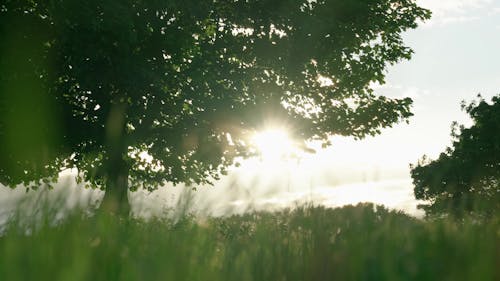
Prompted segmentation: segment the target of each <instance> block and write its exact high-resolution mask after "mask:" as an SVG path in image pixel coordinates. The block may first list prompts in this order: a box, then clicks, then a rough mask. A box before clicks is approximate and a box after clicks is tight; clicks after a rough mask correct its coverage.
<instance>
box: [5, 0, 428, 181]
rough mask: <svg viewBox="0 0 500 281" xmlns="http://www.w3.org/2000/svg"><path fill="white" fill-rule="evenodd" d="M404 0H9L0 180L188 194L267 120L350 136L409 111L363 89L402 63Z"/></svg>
mask: <svg viewBox="0 0 500 281" xmlns="http://www.w3.org/2000/svg"><path fill="white" fill-rule="evenodd" d="M429 16H430V12H429V11H428V10H425V9H422V8H420V7H418V6H417V5H416V4H415V3H414V1H412V0H356V1H340V0H337V1H334V0H331V1H305V0H280V1H276V0H272V1H271V0H265V1H228V0H224V1H214V0H202V1H200V0H182V1H164V0H161V1H160V0H151V1H139V0H126V1H111V0H110V1H101V0H89V1H77V0H58V1H28V0H26V1H12V0H7V1H4V3H3V4H2V5H1V6H0V26H1V28H0V30H1V33H0V36H1V37H2V38H4V39H3V40H2V43H0V54H1V58H2V59H1V61H0V72H1V73H2V76H1V78H0V91H1V92H0V93H1V95H0V104H1V106H0V115H1V116H2V121H1V123H0V150H1V151H0V154H1V155H2V156H1V157H2V158H1V159H0V160H1V161H0V182H2V183H3V184H7V185H10V186H14V185H16V184H19V183H24V184H25V185H30V184H31V186H32V187H33V188H36V186H37V185H38V184H39V180H40V179H44V180H45V181H46V182H47V183H48V182H49V181H48V179H50V178H51V177H52V179H56V178H57V173H58V172H59V171H61V170H64V169H68V168H77V169H78V171H79V172H80V174H79V175H80V177H81V178H80V179H81V180H84V181H86V182H88V183H89V184H91V185H92V186H93V187H101V188H104V186H105V185H108V186H115V188H118V187H119V186H122V187H127V184H128V183H129V182H130V184H131V186H130V188H132V189H136V188H141V187H142V188H145V189H149V190H151V189H155V188H157V187H158V186H159V185H161V184H164V183H165V182H172V183H174V184H175V183H187V184H203V183H209V182H210V181H211V179H217V178H218V177H219V176H220V174H223V173H224V171H225V168H226V167H227V166H228V165H231V164H232V163H234V161H235V159H237V157H241V156H242V157H246V156H249V155H251V154H252V153H253V150H252V148H251V147H250V146H249V137H250V136H251V135H252V133H253V132H255V131H256V130H259V129H261V128H262V127H264V126H266V123H267V122H271V123H274V124H277V125H279V126H285V127H287V129H288V130H289V131H290V132H291V134H292V135H293V136H294V138H295V139H296V140H297V142H299V143H300V142H303V141H304V140H308V139H317V140H322V141H324V142H325V143H327V139H328V136H330V135H332V134H339V135H351V136H355V137H358V138H362V137H364V136H365V135H374V134H377V133H379V132H380V129H381V128H383V127H387V126H391V125H392V124H393V123H395V122H398V121H401V120H406V119H407V118H408V117H409V116H411V112H410V105H411V99H409V98H402V99H395V98H387V97H384V96H377V95H375V94H374V93H373V90H372V88H371V85H373V83H381V84H383V83H384V76H385V73H384V71H385V68H386V66H387V65H389V64H394V63H397V62H399V61H400V60H403V59H409V58H410V56H411V53H412V50H411V49H410V48H408V47H406V46H405V45H404V44H403V41H402V38H401V33H402V32H404V31H405V30H407V29H411V28H415V27H416V26H417V22H418V21H419V20H424V19H427V18H429Z"/></svg>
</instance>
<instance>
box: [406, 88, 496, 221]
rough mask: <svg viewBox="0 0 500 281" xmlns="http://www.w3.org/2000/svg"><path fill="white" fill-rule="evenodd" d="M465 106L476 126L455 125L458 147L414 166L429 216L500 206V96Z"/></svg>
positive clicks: (417, 192) (485, 210)
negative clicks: (426, 202)
mask: <svg viewBox="0 0 500 281" xmlns="http://www.w3.org/2000/svg"><path fill="white" fill-rule="evenodd" d="M462 108H463V109H464V110H465V111H466V112H467V113H468V114H469V115H470V117H471V118H472V121H473V125H472V126H471V127H470V128H466V127H464V126H463V125H462V126H458V125H457V124H456V123H455V124H454V130H453V131H452V137H453V138H454V141H453V145H452V147H449V148H448V149H447V150H446V151H445V152H443V153H441V155H440V156H439V158H438V159H436V160H433V161H430V160H429V159H427V158H425V157H424V158H423V159H422V160H420V161H419V163H418V164H417V165H416V166H415V167H413V168H412V171H411V176H412V178H413V183H414V185H415V189H414V191H415V197H416V198H417V199H422V200H427V201H428V204H426V205H423V206H422V207H423V208H424V210H425V211H426V213H427V214H429V215H435V214H451V215H454V216H459V217H460V216H463V215H466V214H471V213H476V214H479V215H487V216H488V215H492V214H495V213H498V211H500V95H497V96H495V97H493V99H492V102H491V103H488V102H486V101H485V100H484V99H482V98H480V99H479V101H478V102H472V103H471V104H469V105H466V104H465V103H463V104H462Z"/></svg>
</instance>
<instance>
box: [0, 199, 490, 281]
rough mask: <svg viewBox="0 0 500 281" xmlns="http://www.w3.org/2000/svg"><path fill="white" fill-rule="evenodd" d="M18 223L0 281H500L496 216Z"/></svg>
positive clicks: (4, 250)
mask: <svg viewBox="0 0 500 281" xmlns="http://www.w3.org/2000/svg"><path fill="white" fill-rule="evenodd" d="M20 221H21V219H20V218H15V219H13V220H12V221H11V222H10V223H9V224H8V225H7V229H6V231H5V232H4V233H3V235H2V237H0V280H6V281H7V280H8V281H15V280H40V281H43V280H51V281H52V280H54V281H55V280H72V281H78V280H96V281H97V280H107V281H109V280H243V281H244V280H450V281H451V280H453V281H456V280H484V281H487V280H492V281H493V280H500V279H499V277H500V269H499V266H500V254H499V253H500V243H499V237H500V230H499V221H498V219H493V220H490V221H488V222H475V221H466V222H455V221H449V220H445V219H443V220H434V221H422V220H417V219H415V218H412V217H409V216H407V215H405V214H403V213H400V212H395V211H389V210H387V209H385V208H383V207H376V206H374V205H372V204H360V205H357V206H347V207H343V208H338V209H327V208H324V207H314V206H307V207H301V208H296V209H294V210H285V211H281V212H274V213H266V212H260V213H251V214H246V215H242V216H232V217H225V218H208V219H204V220H200V219H197V218H194V217H190V216H184V217H182V218H181V219H178V220H175V221H174V220H168V219H164V220H160V219H154V220H149V221H144V220H139V219H127V220H123V219H118V218H116V217H111V216H107V215H94V216H88V215H82V214H81V213H74V214H71V215H69V217H66V218H65V219H64V220H63V221H61V220H60V221H58V222H55V221H54V220H51V219H46V220H42V221H41V222H40V221H39V222H38V223H37V224H36V226H33V227H31V228H29V227H28V228H27V225H26V223H20ZM21 225H22V226H21ZM27 229H29V231H27Z"/></svg>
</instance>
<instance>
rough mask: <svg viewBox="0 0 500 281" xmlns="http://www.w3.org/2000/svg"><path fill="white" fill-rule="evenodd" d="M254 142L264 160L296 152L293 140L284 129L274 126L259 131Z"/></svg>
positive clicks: (279, 157) (281, 157) (253, 139)
mask: <svg viewBox="0 0 500 281" xmlns="http://www.w3.org/2000/svg"><path fill="white" fill-rule="evenodd" d="M252 143H253V144H254V145H255V147H256V148H257V151H258V153H259V155H260V156H261V157H262V159H263V160H280V159H283V158H284V157H286V156H289V155H291V154H293V152H294V145H293V142H292V140H291V139H290V137H289V136H288V133H287V132H286V131H285V130H284V129H279V128H273V129H266V130H264V131H261V132H257V133H256V134H255V135H254V136H253V138H252Z"/></svg>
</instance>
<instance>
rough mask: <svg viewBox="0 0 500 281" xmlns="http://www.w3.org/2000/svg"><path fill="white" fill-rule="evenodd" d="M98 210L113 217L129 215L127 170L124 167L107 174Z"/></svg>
mask: <svg viewBox="0 0 500 281" xmlns="http://www.w3.org/2000/svg"><path fill="white" fill-rule="evenodd" d="M122 161H123V159H122ZM110 162H111V161H110ZM123 162H125V161H123ZM116 164H117V163H116ZM100 209H101V210H102V211H104V212H107V213H111V214H114V215H119V216H128V215H129V213H130V204H129V201H128V168H126V167H125V168H124V169H116V171H113V172H111V173H108V178H107V179H106V189H105V193H104V198H103V199H102V202H101V206H100Z"/></svg>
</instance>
